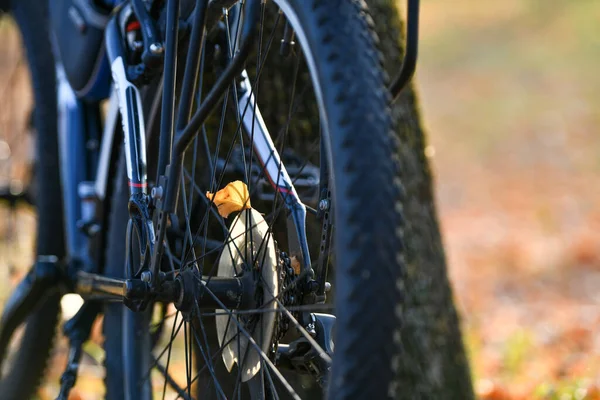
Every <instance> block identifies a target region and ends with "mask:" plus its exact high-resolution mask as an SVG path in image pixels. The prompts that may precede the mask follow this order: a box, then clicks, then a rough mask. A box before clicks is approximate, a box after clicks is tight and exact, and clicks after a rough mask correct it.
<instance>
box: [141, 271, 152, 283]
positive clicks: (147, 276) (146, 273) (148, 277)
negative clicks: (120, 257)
mask: <svg viewBox="0 0 600 400" xmlns="http://www.w3.org/2000/svg"><path fill="white" fill-rule="evenodd" d="M140 278H142V282H146V283H150V281H151V280H152V272H150V271H143V272H142V274H141V276H140Z"/></svg>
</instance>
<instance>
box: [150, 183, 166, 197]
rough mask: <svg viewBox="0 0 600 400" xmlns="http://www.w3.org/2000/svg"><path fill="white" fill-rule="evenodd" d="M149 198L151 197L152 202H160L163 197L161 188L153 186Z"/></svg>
mask: <svg viewBox="0 0 600 400" xmlns="http://www.w3.org/2000/svg"><path fill="white" fill-rule="evenodd" d="M150 196H152V198H153V199H154V200H160V199H162V197H163V188H162V186H155V187H153V188H152V190H151V191H150Z"/></svg>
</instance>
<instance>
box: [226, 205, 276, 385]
mask: <svg viewBox="0 0 600 400" xmlns="http://www.w3.org/2000/svg"><path fill="white" fill-rule="evenodd" d="M268 228H269V227H268V224H267V222H266V221H265V219H264V218H263V217H262V215H260V213H259V212H258V211H256V210H254V209H245V210H243V211H241V212H240V213H239V215H238V216H237V217H236V218H235V219H234V220H233V223H232V225H231V228H230V229H229V232H230V241H229V243H228V244H227V245H226V246H225V248H224V249H223V252H222V253H221V258H220V260H219V268H218V271H217V275H218V276H222V277H233V276H236V275H239V274H240V273H242V272H243V273H245V274H248V273H251V274H253V276H254V277H255V279H254V281H255V284H256V285H257V288H258V289H257V298H256V301H257V306H256V308H261V311H260V313H256V314H250V316H248V314H241V315H236V314H233V315H232V316H230V315H227V314H225V313H223V312H221V313H219V311H222V310H217V316H216V317H215V318H216V327H217V335H218V339H219V347H222V346H223V344H226V345H225V347H224V349H223V352H222V358H223V362H224V363H225V367H226V368H227V370H228V371H229V372H231V370H232V368H233V365H234V364H237V365H238V367H239V368H241V379H242V381H243V382H247V381H248V380H250V379H251V378H252V377H254V376H255V375H256V374H257V373H258V372H259V371H260V366H261V362H260V361H261V355H260V354H259V352H258V351H257V350H256V348H255V347H254V346H253V345H252V343H250V340H249V339H248V337H247V336H246V334H245V333H244V332H242V331H241V330H240V329H239V328H238V325H237V324H236V322H235V321H233V320H232V319H233V318H235V319H236V320H237V321H238V323H239V324H240V325H241V326H242V327H243V328H244V330H245V331H246V332H248V333H249V334H250V336H252V339H254V341H255V342H256V344H257V345H258V346H260V348H261V349H262V351H263V352H264V353H267V352H268V350H269V346H270V345H271V339H272V336H273V330H274V325H275V313H276V308H277V302H276V301H273V297H274V296H277V294H278V293H279V284H278V278H277V276H278V275H277V274H278V271H277V255H276V251H275V241H274V240H273V237H272V234H269V233H268Z"/></svg>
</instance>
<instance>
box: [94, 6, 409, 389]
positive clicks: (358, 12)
mask: <svg viewBox="0 0 600 400" xmlns="http://www.w3.org/2000/svg"><path fill="white" fill-rule="evenodd" d="M275 2H276V3H278V4H279V5H280V6H282V7H283V6H285V7H286V8H287V10H286V11H290V12H292V13H293V14H294V15H295V16H296V19H297V21H296V22H297V24H299V26H300V27H302V29H301V30H302V31H303V33H304V37H303V38H302V37H299V38H298V41H299V42H301V44H302V45H304V52H305V53H307V52H308V53H309V54H307V56H308V55H310V57H311V58H312V59H313V61H314V65H315V66H316V68H315V70H314V77H313V78H316V80H317V81H318V82H320V92H321V93H320V94H321V96H320V97H321V100H322V108H323V109H324V113H325V116H326V121H327V126H328V129H327V134H328V138H327V139H328V140H327V143H328V149H327V151H328V152H329V155H330V157H329V159H330V160H332V162H331V164H332V172H333V175H334V176H335V183H334V186H335V187H334V190H333V197H334V204H335V207H334V208H335V211H334V212H335V216H334V220H335V221H336V229H335V238H334V242H335V246H336V248H335V254H336V278H335V279H336V281H335V290H336V292H335V293H336V294H335V296H336V299H335V303H336V317H337V322H336V331H337V333H338V334H337V337H336V339H335V357H334V361H333V369H332V375H331V378H330V388H329V398H331V399H385V398H393V397H394V395H395V390H396V384H395V382H396V380H395V373H396V365H397V359H398V357H399V356H400V327H401V310H402V306H401V305H402V293H401V289H402V277H403V271H404V265H403V262H404V261H403V257H402V250H403V249H402V229H401V227H402V216H401V211H402V206H401V197H402V187H401V183H400V181H399V178H398V176H399V170H398V168H399V163H398V160H397V159H396V157H397V154H398V152H397V149H398V141H397V139H396V137H395V135H394V133H393V129H392V120H391V115H390V112H389V106H388V104H389V100H390V95H389V93H388V91H387V89H386V87H387V86H386V77H385V76H384V73H383V72H382V71H383V69H382V65H381V55H380V53H379V52H378V50H377V39H376V37H375V35H374V33H373V29H372V20H371V19H370V17H369V16H368V13H367V9H366V5H365V3H364V1H362V0H275ZM292 25H293V23H292ZM294 28H295V30H296V32H297V34H298V31H299V30H298V29H297V28H298V27H297V26H295V27H294ZM303 41H304V42H303ZM111 232H112V231H111ZM120 237H121V238H122V237H123V234H122V233H121V234H120ZM121 240H122V239H121ZM105 318H106V317H105ZM105 324H106V321H105ZM113 335H115V336H116V334H114V333H113ZM116 347H117V345H115V349H116ZM110 349H112V347H111V348H110ZM110 349H109V348H107V351H108V350H110ZM107 358H108V357H107ZM115 381H116V380H115ZM111 385H112V383H111ZM115 385H117V384H115ZM108 398H111V397H108ZM114 398H117V397H114Z"/></svg>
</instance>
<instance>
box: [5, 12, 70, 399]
mask: <svg viewBox="0 0 600 400" xmlns="http://www.w3.org/2000/svg"><path fill="white" fill-rule="evenodd" d="M47 5H48V2H45V1H37V0H18V1H12V2H11V5H10V12H11V13H12V15H13V17H14V18H15V20H16V22H17V24H18V26H19V29H20V31H21V37H22V40H23V45H24V47H25V51H26V55H27V59H28V62H29V70H30V73H31V81H32V86H33V96H34V102H35V120H34V124H35V128H36V130H37V136H36V141H35V142H36V173H35V180H36V181H35V182H34V185H35V186H34V187H35V190H36V192H37V193H38V195H37V196H34V198H35V202H36V209H37V240H36V246H37V248H36V253H37V254H38V255H55V256H57V257H58V258H59V259H62V258H63V257H64V255H65V242H64V234H63V209H62V195H61V191H60V175H59V157H58V133H57V106H56V80H55V79H54V78H53V77H54V75H55V70H54V66H55V63H54V57H53V55H52V52H51V46H50V40H49V37H50V35H49V23H48V10H47ZM59 315H60V294H59V293H58V292H57V293H54V294H51V295H49V296H48V298H47V299H46V300H45V301H44V303H43V304H41V305H40V306H39V307H38V308H37V309H36V310H35V311H34V312H33V313H32V314H31V316H30V317H29V318H28V320H27V325H26V328H25V333H24V336H23V338H22V341H21V347H20V348H19V350H18V354H16V355H15V360H16V361H15V362H14V364H13V365H11V366H9V368H10V370H9V372H8V373H7V375H6V376H4V377H3V378H2V380H1V381H0V397H1V398H2V399H9V400H12V399H14V400H23V399H29V398H31V397H33V396H34V394H35V393H36V390H37V388H38V386H39V385H40V382H41V379H42V377H43V375H44V371H45V369H46V365H47V363H48V361H49V358H50V350H51V349H52V344H53V342H54V338H55V336H56V327H57V324H58V320H59Z"/></svg>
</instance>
